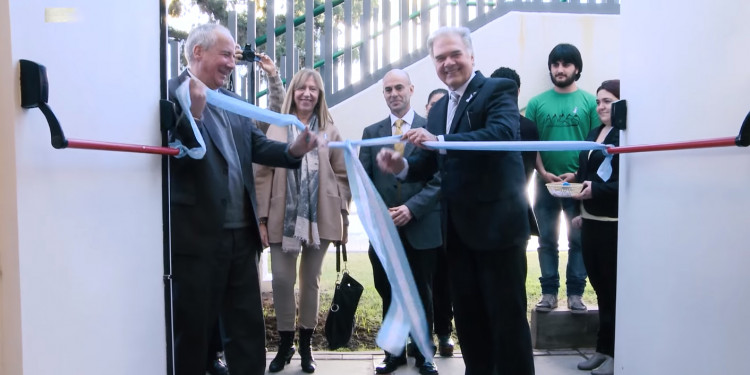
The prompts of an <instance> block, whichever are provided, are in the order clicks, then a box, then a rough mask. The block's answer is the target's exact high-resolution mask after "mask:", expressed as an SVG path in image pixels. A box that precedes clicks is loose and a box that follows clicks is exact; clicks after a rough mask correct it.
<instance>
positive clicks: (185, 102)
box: [169, 80, 206, 159]
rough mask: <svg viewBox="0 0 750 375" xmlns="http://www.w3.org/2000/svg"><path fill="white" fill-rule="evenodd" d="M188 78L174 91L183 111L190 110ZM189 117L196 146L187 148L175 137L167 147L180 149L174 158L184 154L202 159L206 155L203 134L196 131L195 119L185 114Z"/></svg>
mask: <svg viewBox="0 0 750 375" xmlns="http://www.w3.org/2000/svg"><path fill="white" fill-rule="evenodd" d="M189 83H190V80H186V81H185V82H183V83H182V84H181V85H180V86H179V87H177V90H176V91H175V95H176V96H177V101H178V102H179V103H180V106H181V107H182V108H183V113H185V111H187V112H189V111H190V104H191V101H190V86H189ZM187 117H188V118H189V119H190V127H191V128H192V129H193V136H194V137H195V140H196V141H198V145H199V146H198V147H194V148H188V147H187V146H185V145H183V144H182V142H181V141H180V140H179V139H175V141H174V142H171V143H170V144H169V147H172V148H176V149H178V150H180V153H179V154H177V156H175V157H176V158H181V157H184V156H185V155H187V156H189V157H191V158H193V159H203V156H204V155H206V143H205V142H204V141H203V136H202V135H201V132H199V131H198V126H197V125H196V124H195V120H194V119H193V116H187Z"/></svg>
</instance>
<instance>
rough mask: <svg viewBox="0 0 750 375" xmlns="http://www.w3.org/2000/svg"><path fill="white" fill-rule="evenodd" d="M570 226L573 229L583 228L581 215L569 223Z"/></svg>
mask: <svg viewBox="0 0 750 375" xmlns="http://www.w3.org/2000/svg"><path fill="white" fill-rule="evenodd" d="M570 224H571V225H572V226H573V228H577V229H580V228H581V226H583V218H582V217H581V215H578V216H576V217H574V218H573V220H571V221H570Z"/></svg>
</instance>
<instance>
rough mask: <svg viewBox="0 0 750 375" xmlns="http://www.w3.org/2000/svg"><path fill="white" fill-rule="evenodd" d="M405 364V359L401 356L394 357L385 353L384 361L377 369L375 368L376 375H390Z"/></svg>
mask: <svg viewBox="0 0 750 375" xmlns="http://www.w3.org/2000/svg"><path fill="white" fill-rule="evenodd" d="M405 364H406V357H405V356H403V355H400V356H394V355H391V354H389V353H385V359H384V360H383V362H381V363H380V364H379V365H377V367H375V373H376V374H390V373H392V372H394V371H396V369H397V368H399V366H403V365H405Z"/></svg>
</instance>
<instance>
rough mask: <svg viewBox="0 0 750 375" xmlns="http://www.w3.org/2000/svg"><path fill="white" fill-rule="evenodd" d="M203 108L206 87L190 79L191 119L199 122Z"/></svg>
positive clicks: (204, 106) (204, 105)
mask: <svg viewBox="0 0 750 375" xmlns="http://www.w3.org/2000/svg"><path fill="white" fill-rule="evenodd" d="M204 108H206V85H204V84H203V82H201V81H199V80H197V79H195V78H190V114H192V115H193V118H195V119H198V120H200V119H201V116H202V115H203V109H204Z"/></svg>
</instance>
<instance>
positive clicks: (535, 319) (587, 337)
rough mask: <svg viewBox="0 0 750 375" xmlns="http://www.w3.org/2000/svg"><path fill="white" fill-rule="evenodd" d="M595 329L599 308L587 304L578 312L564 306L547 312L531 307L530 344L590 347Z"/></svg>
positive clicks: (558, 347) (562, 347) (537, 347)
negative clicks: (585, 307)
mask: <svg viewBox="0 0 750 375" xmlns="http://www.w3.org/2000/svg"><path fill="white" fill-rule="evenodd" d="M598 330H599V309H598V307H597V306H589V309H588V311H586V312H585V313H582V314H573V313H571V312H570V310H568V309H567V308H565V307H559V308H557V309H555V310H552V311H550V312H539V311H536V309H534V310H532V311H531V344H532V346H533V347H534V349H564V348H593V347H595V346H596V333H597V331H598Z"/></svg>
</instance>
